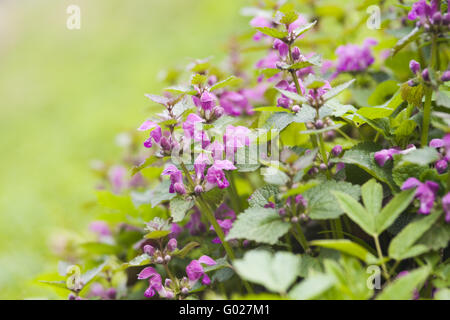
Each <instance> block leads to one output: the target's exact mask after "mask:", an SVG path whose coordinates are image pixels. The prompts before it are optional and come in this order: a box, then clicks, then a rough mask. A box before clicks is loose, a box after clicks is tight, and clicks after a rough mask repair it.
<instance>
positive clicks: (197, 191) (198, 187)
mask: <svg viewBox="0 0 450 320" xmlns="http://www.w3.org/2000/svg"><path fill="white" fill-rule="evenodd" d="M194 192H195V193H197V194H199V193H202V192H203V187H202V186H201V185H196V186H195V188H194Z"/></svg>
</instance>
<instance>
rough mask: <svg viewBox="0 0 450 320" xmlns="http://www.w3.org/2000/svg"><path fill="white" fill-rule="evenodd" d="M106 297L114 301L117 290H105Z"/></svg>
mask: <svg viewBox="0 0 450 320" xmlns="http://www.w3.org/2000/svg"><path fill="white" fill-rule="evenodd" d="M106 296H107V297H108V298H109V299H111V300H114V299H116V296H117V290H116V289H115V288H109V289H108V290H106Z"/></svg>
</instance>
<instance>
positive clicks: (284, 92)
mask: <svg viewBox="0 0 450 320" xmlns="http://www.w3.org/2000/svg"><path fill="white" fill-rule="evenodd" d="M277 90H278V91H279V92H280V93H281V94H282V95H284V96H286V97H288V98H289V99H291V100H294V101H297V102H299V103H301V104H302V103H306V102H307V100H306V98H304V97H302V96H301V95H299V94H298V93H295V92H291V91H287V90H283V89H279V88H277Z"/></svg>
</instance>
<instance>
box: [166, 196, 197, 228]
mask: <svg viewBox="0 0 450 320" xmlns="http://www.w3.org/2000/svg"><path fill="white" fill-rule="evenodd" d="M193 206H194V201H193V200H192V199H184V198H183V197H182V196H176V197H175V198H173V199H172V200H170V215H171V216H172V218H173V222H179V221H181V220H183V219H184V216H185V215H186V212H187V211H188V210H189V209H191V208H192V207H193Z"/></svg>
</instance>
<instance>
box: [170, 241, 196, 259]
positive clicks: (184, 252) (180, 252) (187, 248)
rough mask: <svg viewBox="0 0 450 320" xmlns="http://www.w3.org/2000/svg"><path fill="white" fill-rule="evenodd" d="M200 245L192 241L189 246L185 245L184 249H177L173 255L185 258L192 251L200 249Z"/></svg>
mask: <svg viewBox="0 0 450 320" xmlns="http://www.w3.org/2000/svg"><path fill="white" fill-rule="evenodd" d="M199 245H200V244H199V243H198V242H195V241H191V242H189V243H188V244H187V245H185V246H184V247H183V248H182V249H176V250H175V251H174V252H172V255H173V256H177V257H180V258H184V257H186V255H187V254H188V253H189V252H190V251H191V250H192V249H194V248H195V247H198V246H199Z"/></svg>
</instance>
